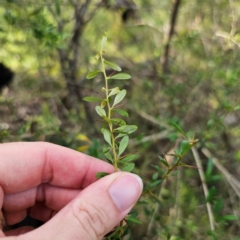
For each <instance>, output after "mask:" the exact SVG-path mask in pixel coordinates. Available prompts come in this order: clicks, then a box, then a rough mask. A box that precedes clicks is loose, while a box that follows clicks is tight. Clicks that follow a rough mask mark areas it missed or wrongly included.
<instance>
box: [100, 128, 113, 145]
mask: <svg viewBox="0 0 240 240" xmlns="http://www.w3.org/2000/svg"><path fill="white" fill-rule="evenodd" d="M101 132H102V134H103V137H104V139H105V141H106V142H107V143H108V144H109V145H110V146H112V142H111V133H110V132H109V130H107V129H106V128H102V129H101Z"/></svg>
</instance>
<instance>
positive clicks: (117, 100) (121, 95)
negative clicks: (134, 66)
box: [113, 89, 127, 107]
mask: <svg viewBox="0 0 240 240" xmlns="http://www.w3.org/2000/svg"><path fill="white" fill-rule="evenodd" d="M126 94H127V91H126V90H125V89H123V90H122V91H120V92H119V93H118V94H117V95H116V97H115V99H114V102H113V107H114V106H115V105H116V104H118V103H120V102H121V101H122V100H123V98H124V97H125V96H126Z"/></svg>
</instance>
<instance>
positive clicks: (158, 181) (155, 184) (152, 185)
mask: <svg viewBox="0 0 240 240" xmlns="http://www.w3.org/2000/svg"><path fill="white" fill-rule="evenodd" d="M162 181H163V179H160V180H157V181H154V182H152V183H151V184H150V186H151V187H155V186H157V185H159V184H160V183H162Z"/></svg>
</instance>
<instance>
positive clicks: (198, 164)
mask: <svg viewBox="0 0 240 240" xmlns="http://www.w3.org/2000/svg"><path fill="white" fill-rule="evenodd" d="M192 153H193V157H194V159H195V162H196V164H197V167H198V172H199V176H200V179H201V182H202V186H203V192H204V196H205V199H206V200H207V197H208V196H209V191H208V187H207V184H206V179H205V175H204V172H203V167H202V163H201V160H200V157H199V154H198V152H197V150H196V148H195V147H192ZM206 207H207V211H208V217H209V222H210V227H211V230H212V231H214V229H215V227H214V216H213V211H212V206H211V204H210V203H209V202H207V203H206Z"/></svg>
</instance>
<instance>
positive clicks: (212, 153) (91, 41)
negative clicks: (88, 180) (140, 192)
mask: <svg viewBox="0 0 240 240" xmlns="http://www.w3.org/2000/svg"><path fill="white" fill-rule="evenodd" d="M0 3H1V4H0V46H1V48H0V60H1V62H3V63H4V64H5V65H7V66H8V67H9V68H10V69H12V70H13V71H14V72H15V77H14V81H13V82H12V84H11V85H10V86H9V87H8V88H4V89H2V92H1V95H0V141H1V142H9V141H38V140H41V141H49V142H53V143H57V144H60V145H63V146H67V147H71V148H73V149H76V150H78V151H84V152H86V153H88V154H91V155H93V156H96V157H99V158H104V157H103V154H102V150H101V149H102V146H103V144H104V141H103V140H102V137H101V133H100V131H99V129H101V124H102V123H101V122H100V121H99V119H98V116H97V115H96V114H95V112H94V105H92V104H91V105H89V104H88V103H87V102H84V101H82V98H83V97H85V96H87V95H95V96H97V95H99V94H100V93H101V88H100V86H101V85H100V83H99V82H100V80H101V79H100V78H95V79H94V80H93V81H89V80H87V79H86V75H87V73H88V72H89V71H91V70H93V69H95V67H96V62H95V59H94V57H93V56H94V55H95V54H96V53H97V51H98V49H99V44H100V39H101V37H102V34H103V33H104V31H107V32H108V37H109V41H108V48H107V49H108V50H107V52H106V55H107V58H108V59H110V60H112V61H114V62H116V63H117V64H118V65H119V66H121V68H122V69H123V70H124V72H126V73H129V74H131V76H132V79H131V80H130V81H128V82H125V81H123V82H121V83H120V85H121V86H120V87H121V88H124V89H126V90H127V91H128V94H127V97H126V98H127V99H126V103H127V104H125V106H124V107H125V109H126V110H128V112H129V113H130V119H131V122H132V123H135V124H136V125H138V127H139V128H138V131H137V132H136V133H134V140H132V142H131V144H130V148H129V151H133V152H135V151H136V153H135V154H137V156H138V159H137V160H136V161H135V163H136V165H137V168H136V170H135V171H136V172H137V173H139V174H141V176H143V177H144V179H147V178H148V179H149V178H151V177H152V174H153V173H154V171H155V170H154V168H153V167H152V166H151V165H152V164H154V165H156V164H158V165H159V166H160V165H161V163H160V161H159V160H158V156H163V153H173V152H174V148H177V147H178V145H179V142H180V141H181V140H182V136H181V135H180V134H179V133H178V131H177V130H176V128H174V127H173V126H172V125H171V124H170V122H176V123H177V124H178V125H179V126H181V127H182V128H183V129H184V130H185V131H186V132H189V131H190V132H195V135H196V138H198V139H199V142H198V144H197V145H196V146H195V147H194V149H193V150H192V152H190V153H188V154H187V155H186V156H185V159H184V162H185V163H186V164H188V165H191V166H198V167H199V169H202V171H203V173H204V176H203V178H202V177H201V176H200V171H199V169H196V168H179V169H178V170H179V173H178V175H177V176H171V177H169V178H168V180H167V181H165V182H164V183H163V184H162V185H161V187H159V188H158V189H156V192H155V194H156V195H157V196H158V197H159V199H160V200H161V201H160V204H157V205H156V201H155V200H154V199H152V198H149V197H148V196H143V197H142V199H141V200H142V202H143V203H144V202H145V203H146V202H147V203H148V204H147V205H144V204H143V205H139V206H137V207H136V209H137V210H138V211H139V219H140V220H141V221H142V222H143V225H142V227H141V228H139V227H138V226H136V227H135V226H133V227H132V230H133V233H134V237H133V238H134V239H172V240H173V239H233V240H236V239H239V236H240V226H239V218H240V202H239V198H240V178H239V175H240V164H239V162H240V127H239V125H240V98H239V92H240V80H239V77H240V70H239V64H240V51H239V47H240V32H239V29H240V3H239V2H238V1H235V0H216V1H208V0H203V1H197V0H193V1H189V0H182V1H181V0H174V1H168V0H162V1H159V0H135V1H134V2H133V1H131V0H116V1H113V0H102V1H100V0H86V1H74V0H45V1H44V0H42V1H41V0H38V1H32V0H0ZM0 78H1V73H0ZM0 82H1V79H0ZM167 161H168V162H171V161H173V160H172V156H167ZM161 167H162V168H164V165H161ZM203 182H206V184H205V187H206V188H207V190H208V191H207V193H206V192H204V189H203V188H204V184H203ZM206 203H207V204H206ZM209 207H210V209H211V211H210V212H209V209H208V210H207V208H209ZM209 218H210V219H211V218H212V220H209ZM211 222H212V223H213V224H211Z"/></svg>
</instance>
